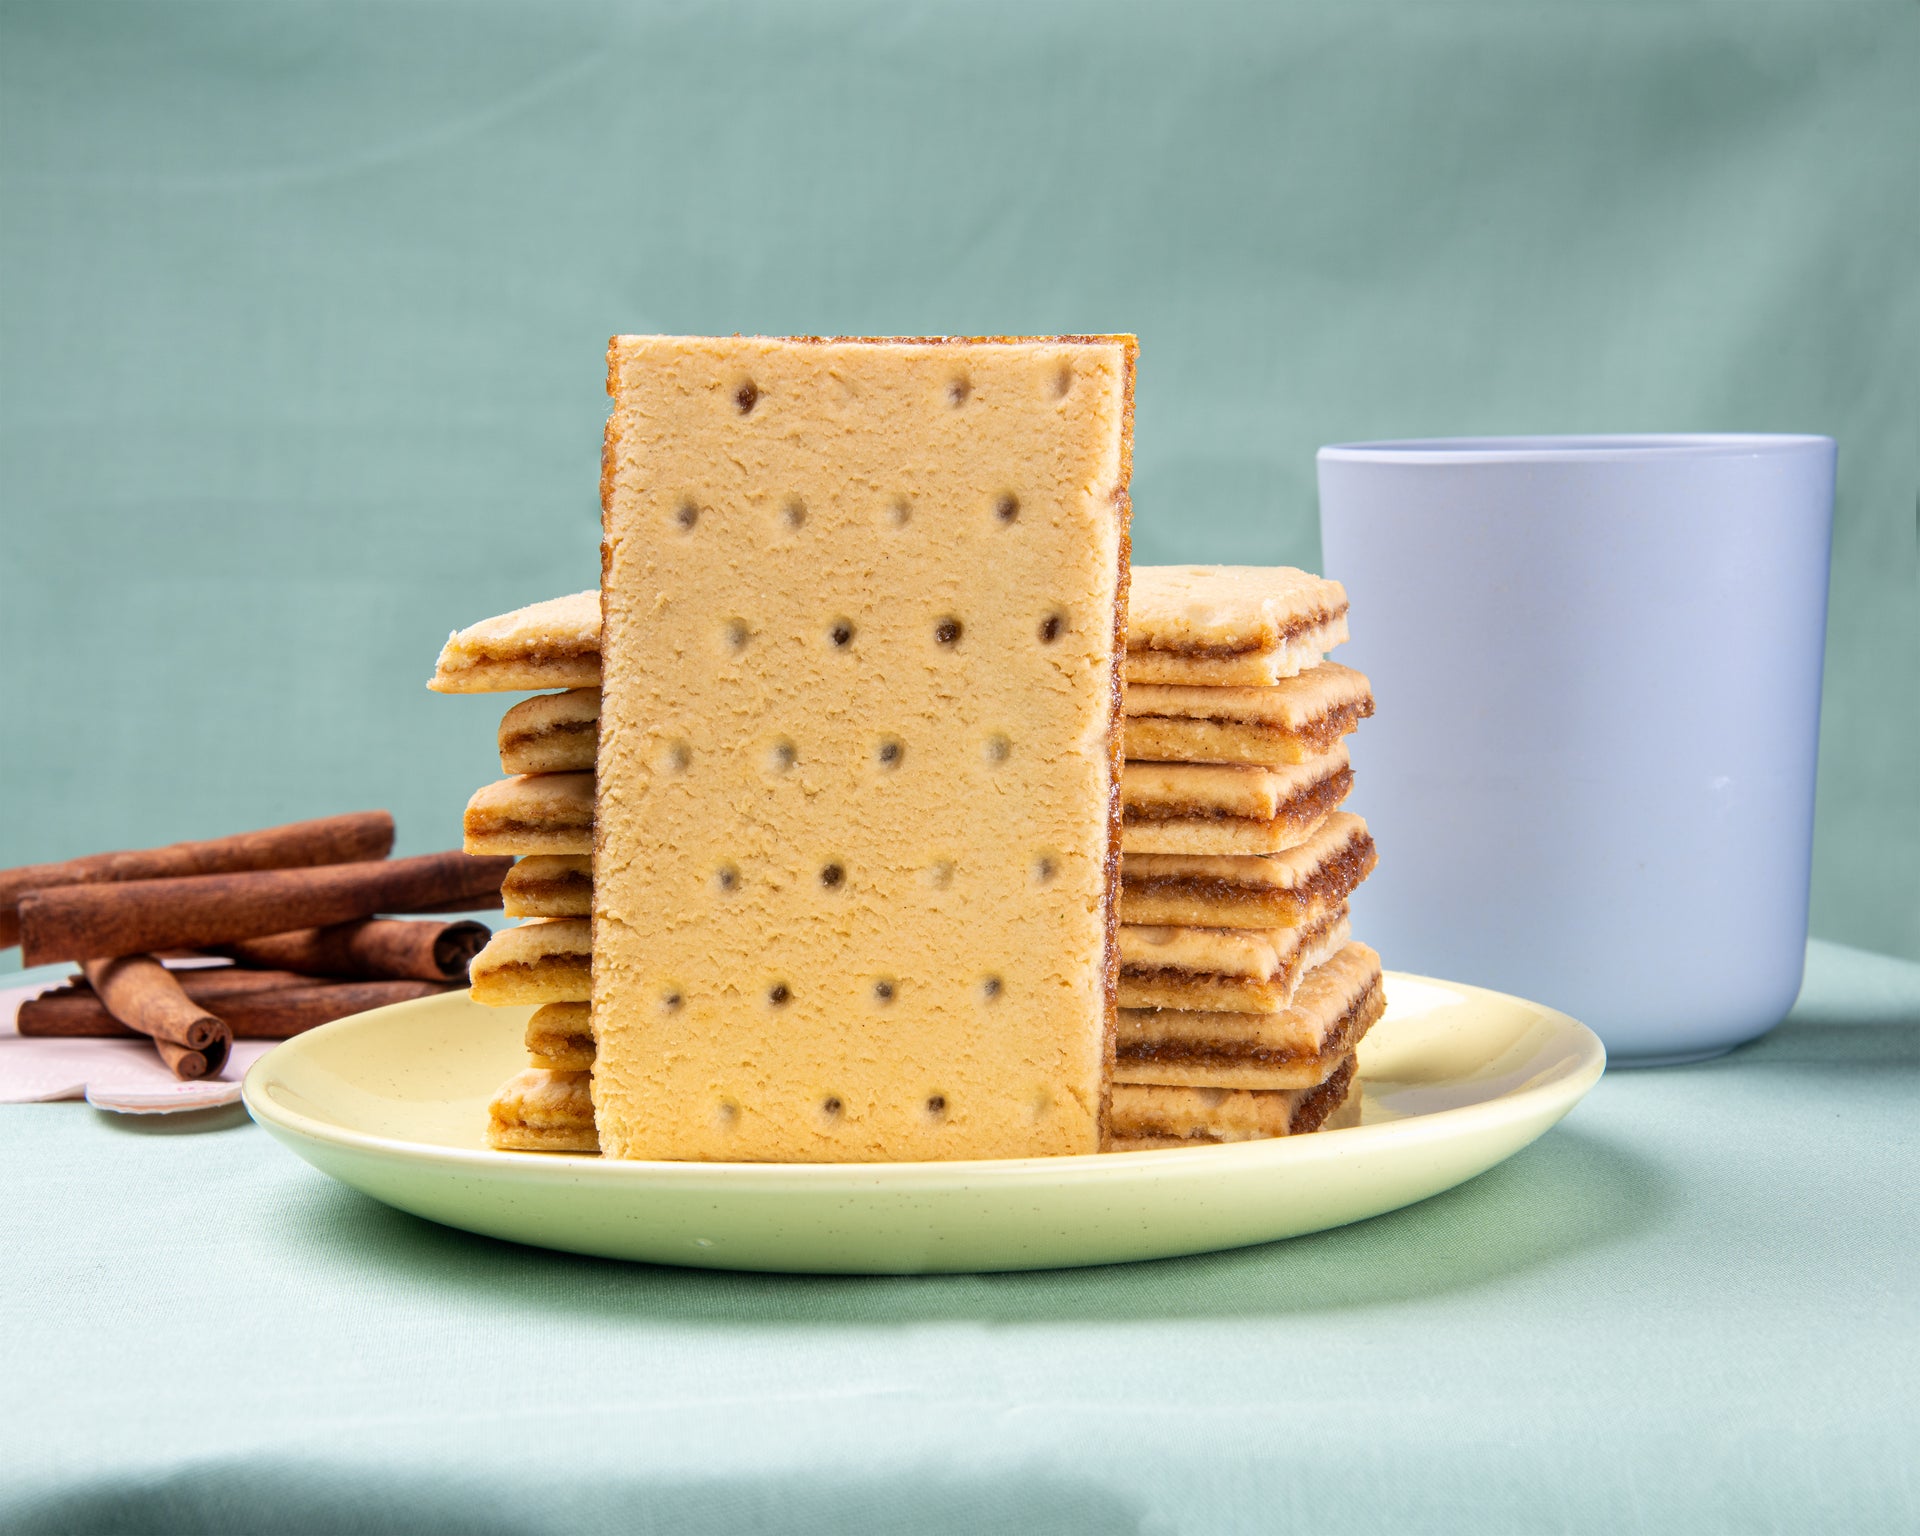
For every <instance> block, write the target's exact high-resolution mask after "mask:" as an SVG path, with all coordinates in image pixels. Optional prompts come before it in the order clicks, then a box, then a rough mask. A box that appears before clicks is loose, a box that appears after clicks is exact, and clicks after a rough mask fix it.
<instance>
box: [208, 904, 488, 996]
mask: <svg viewBox="0 0 1920 1536" xmlns="http://www.w3.org/2000/svg"><path fill="white" fill-rule="evenodd" d="M492 936H493V934H492V931H491V930H490V929H489V928H488V927H487V925H486V924H485V923H435V922H407V921H406V920H404V919H397V918H388V917H365V918H361V919H360V920H359V921H357V922H351V923H334V924H332V925H331V926H329V927H326V928H299V929H296V930H294V931H293V932H292V933H270V934H268V935H266V937H264V938H259V939H241V940H239V941H237V942H236V943H232V944H216V945H214V946H213V952H214V953H215V954H220V955H225V956H227V957H228V958H229V959H232V960H237V961H238V962H239V963H240V964H241V965H250V966H277V967H279V968H281V969H284V970H288V971H299V972H301V973H302V974H304V975H308V976H353V977H359V978H362V979H364V980H369V981H371V980H379V979H383V978H390V979H395V980H400V979H406V980H413V981H465V980H466V979H467V964H468V962H469V961H471V960H472V959H473V957H474V956H475V955H477V954H479V953H480V951H481V950H482V949H484V948H485V947H486V943H487V940H488V939H490V938H491V937H492Z"/></svg>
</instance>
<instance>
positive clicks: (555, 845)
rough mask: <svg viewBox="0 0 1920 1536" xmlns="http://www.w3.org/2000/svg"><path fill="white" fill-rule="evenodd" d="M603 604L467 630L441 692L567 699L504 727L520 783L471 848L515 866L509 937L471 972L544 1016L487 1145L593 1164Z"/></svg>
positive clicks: (487, 812)
mask: <svg viewBox="0 0 1920 1536" xmlns="http://www.w3.org/2000/svg"><path fill="white" fill-rule="evenodd" d="M599 684H600V594H599V592H598V591H590V592H579V593H576V594H574V595H573V596H571V597H561V598H555V599H553V600H551V601H549V602H544V603H535V604H533V605H532V606H531V607H528V608H521V609H518V610H516V611H515V612H513V613H508V614H502V615H501V616H500V617H498V618H493V619H487V620H485V621H483V622H482V623H479V624H476V625H474V626H473V627H472V628H471V629H466V630H462V631H461V632H460V633H459V634H457V635H454V636H453V637H452V638H451V639H450V640H448V641H447V644H446V647H445V648H444V649H443V650H442V651H441V653H440V662H439V665H438V666H437V667H436V668H435V670H434V676H433V680H432V682H431V683H430V684H428V686H429V687H431V688H433V689H435V690H436V691H438V692H441V693H514V692H524V691H526V690H528V689H534V688H560V689H564V690H565V691H564V692H560V693H541V694H537V695H536V696H535V697H533V698H530V699H527V700H525V701H523V702H521V703H519V704H516V705H514V706H513V708H511V709H509V710H508V711H507V713H506V716H505V718H504V719H502V720H501V722H500V767H501V770H502V772H504V773H506V774H507V775H509V777H507V778H504V779H501V780H499V781H498V782H497V783H493V784H489V785H487V786H486V787H485V788H483V789H481V790H480V791H479V792H478V793H476V794H475V795H474V796H473V798H472V800H471V801H470V802H469V803H468V806H467V812H466V818H465V838H466V843H465V845H466V848H467V850H468V851H469V852H472V851H475V850H478V849H481V848H484V849H486V850H487V851H488V852H490V853H496V854H502V853H504V854H513V855H516V856H518V857H517V858H516V862H515V863H514V864H513V866H512V867H511V868H510V869H509V870H508V871H507V876H506V880H505V881H504V882H503V884H502V886H501V899H502V901H503V903H504V906H505V909H506V912H507V915H508V916H509V917H517V918H521V919H524V921H522V922H521V923H520V924H519V925H518V926H516V927H512V928H503V929H501V930H500V931H499V932H497V933H495V934H494V936H493V938H492V940H491V941H490V942H489V943H488V944H487V946H486V948H485V949H483V950H482V951H481V952H480V953H479V954H478V955H476V956H475V957H474V959H473V962H472V964H471V965H470V966H469V968H468V977H469V982H470V985H471V987H472V990H473V998H474V1001H475V1002H479V1003H484V1004H487V1005H489V1006H493V1007H521V1006H525V1005H527V1004H534V1005H536V1008H535V1012H534V1014H533V1017H532V1019H531V1020H530V1022H529V1023H528V1026H527V1054H528V1058H529V1066H528V1069H527V1070H526V1071H524V1072H521V1073H520V1074H519V1075H518V1076H516V1077H514V1078H513V1079H512V1080H511V1081H510V1082H508V1083H507V1084H506V1085H505V1087H503V1088H502V1089H501V1091H500V1093H499V1095H498V1096H497V1097H496V1098H495V1100H494V1103H493V1106H492V1111H491V1117H490V1123H489V1126H488V1141H489V1143H490V1144H491V1145H493V1146H495V1147H498V1148H502V1149H507V1150H514V1151H525V1152H594V1151H598V1150H599V1142H598V1140H597V1138H596V1137H595V1135H594V1128H593V1100H592V1096H591V1091H590V1078H589V1073H590V1072H591V1070H592V1067H593V1031H592V1029H591V1027H590V1025H589V1022H588V1005H589V1003H590V1001H591V999H592V997H593V952H592V942H591V932H592V921H591V914H592V910H593V875H592V867H593V864H592V854H593V787H594V780H593V766H594V752H595V747H596V745H597V742H598V738H599V724H600V687H599Z"/></svg>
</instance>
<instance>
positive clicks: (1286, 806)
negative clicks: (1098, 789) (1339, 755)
mask: <svg viewBox="0 0 1920 1536" xmlns="http://www.w3.org/2000/svg"><path fill="white" fill-rule="evenodd" d="M1352 788H1353V770H1352V769H1351V768H1342V769H1340V770H1339V771H1338V772H1336V773H1331V774H1329V775H1328V776H1327V777H1326V778H1324V779H1322V780H1321V781H1320V782H1319V783H1318V784H1313V785H1310V786H1309V787H1307V788H1306V789H1303V790H1301V791H1300V793H1299V794H1297V795H1293V796H1291V797H1289V798H1288V799H1287V800H1286V801H1285V802H1284V803H1282V805H1281V806H1280V808H1279V809H1278V810H1277V811H1275V812H1274V814H1273V815H1272V816H1271V817H1264V818H1263V817H1256V816H1237V815H1235V814H1234V813H1233V812H1232V811H1223V810H1220V809H1219V808H1218V807H1216V806H1211V805H1200V804H1195V803H1192V802H1185V801H1173V802H1170V803H1168V804H1165V805H1147V806H1128V807H1127V811H1126V817H1127V825H1128V826H1130V827H1137V826H1142V825H1144V824H1146V823H1147V822H1154V821H1243V822H1245V823H1246V824H1247V825H1248V826H1252V827H1264V826H1266V825H1268V824H1269V822H1273V821H1299V820H1305V819H1306V818H1308V817H1311V816H1324V815H1325V814H1326V813H1327V812H1328V811H1331V810H1333V809H1334V808H1335V807H1337V806H1338V805H1339V804H1340V802H1341V801H1342V800H1344V799H1346V798H1347V792H1348V791H1349V790H1351V789H1352Z"/></svg>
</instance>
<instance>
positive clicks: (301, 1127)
mask: <svg viewBox="0 0 1920 1536" xmlns="http://www.w3.org/2000/svg"><path fill="white" fill-rule="evenodd" d="M1385 977H1386V980H1387V982H1388V983H1389V986H1390V985H1391V983H1392V981H1393V980H1394V979H1395V978H1396V977H1398V978H1400V979H1402V980H1405V981H1411V982H1419V983H1423V984H1425V985H1428V986H1438V987H1442V988H1446V989H1449V990H1452V991H1456V992H1466V993H1471V994H1476V995H1479V996H1482V997H1487V998H1494V999H1498V1000H1500V1001H1502V1002H1505V1003H1517V1004H1520V1005H1522V1006H1524V1007H1528V1008H1532V1009H1535V1010H1537V1011H1538V1012H1539V1013H1541V1014H1542V1015H1544V1016H1545V1017H1546V1020H1547V1021H1548V1022H1550V1023H1553V1024H1555V1025H1557V1026H1559V1027H1561V1028H1562V1029H1564V1030H1566V1031H1568V1032H1569V1033H1570V1035H1571V1038H1572V1039H1573V1041H1574V1043H1575V1044H1576V1045H1577V1046H1578V1049H1577V1050H1576V1051H1575V1053H1574V1054H1573V1056H1572V1057H1571V1059H1570V1060H1569V1061H1568V1062H1567V1063H1566V1064H1565V1065H1564V1066H1563V1067H1562V1068H1561V1069H1559V1070H1557V1071H1555V1072H1553V1073H1552V1074H1551V1075H1550V1076H1548V1077H1547V1078H1546V1079H1544V1080H1543V1081H1539V1082H1534V1083H1529V1084H1527V1085H1526V1086H1524V1087H1521V1088H1516V1089H1514V1090H1512V1091H1510V1092H1507V1093H1502V1094H1499V1095H1497V1096H1495V1097H1493V1098H1490V1099H1484V1100H1481V1101H1479V1102H1477V1103H1473V1104H1461V1105H1456V1106H1454V1107H1452V1108H1450V1109H1437V1110H1432V1111H1430V1112H1428V1113H1426V1114H1420V1115H1408V1116H1405V1117H1403V1118H1400V1119H1397V1120H1387V1121H1381V1122H1378V1123H1376V1124H1373V1125H1357V1126H1343V1127H1340V1128H1338V1129H1336V1130H1333V1131H1316V1132H1315V1133H1313V1134H1312V1135H1310V1136H1272V1137H1262V1138H1258V1139H1254V1140H1250V1141H1232V1142H1216V1143H1210V1144H1205V1145H1201V1146H1196V1147H1161V1148H1152V1149H1149V1150H1145V1151H1138V1152H1094V1153H1082V1154H1075V1155H1069V1156H1065V1157H1010V1158H967V1159H950V1160H928V1161H920V1162H791V1163H772V1162H718V1161H691V1160H690V1161H684V1162H681V1161H669V1160H664V1159H639V1158H632V1159H625V1158H606V1157H602V1156H601V1155H599V1154H598V1153H592V1154H589V1153H571V1152H511V1151H501V1150H496V1149H495V1148H492V1147H448V1146H441V1145H438V1144H436V1143H432V1142H419V1141H403V1140H400V1139H398V1138H395V1137H392V1136H384V1135H380V1134H377V1133H375V1132H371V1131H358V1130H352V1129H349V1128H347V1127H344V1126H340V1125H338V1124H335V1123H333V1122H329V1121H325V1120H317V1119H315V1118H314V1117H312V1116H310V1115H305V1114H302V1113H301V1112H300V1111H298V1110H295V1109H290V1108H288V1107H287V1106H286V1105H284V1104H277V1103H275V1102H274V1101H273V1100H272V1098H271V1097H270V1096H269V1094H268V1093H267V1077H268V1075H269V1072H270V1069H271V1064H272V1062H273V1060H274V1058H275V1057H276V1056H277V1055H279V1054H280V1051H281V1050H282V1049H284V1048H286V1047H289V1046H297V1045H298V1044H299V1043H300V1042H301V1041H303V1040H308V1039H311V1038H312V1037H313V1036H315V1035H318V1034H319V1033H321V1032H322V1031H325V1030H333V1029H338V1028H340V1027H341V1026H351V1025H356V1024H359V1023H360V1022H361V1021H363V1020H365V1019H368V1018H370V1017H372V1016H373V1015H375V1014H381V1013H387V1012H391V1011H393V1010H396V1009H420V1008H422V1007H425V1006H429V1005H439V1004H443V1003H444V1002H445V1000H446V999H447V998H449V997H456V996H458V995H459V994H456V993H442V994H439V995H437V996H434V997H425V998H413V999H410V1000H408V1001H406V1002H402V1003H390V1004H388V1005H387V1006H386V1007H384V1008H373V1009H369V1010H367V1011H366V1012H365V1013H358V1014H352V1015H350V1016H348V1017H347V1018H344V1019H336V1020H334V1021H332V1022H331V1023H327V1024H322V1025H319V1026H317V1027H316V1028H315V1029H312V1030H308V1031H306V1032H305V1033H303V1034H301V1035H296V1036H294V1037H292V1038H291V1039H288V1040H284V1041H282V1042H280V1044H279V1045H276V1046H275V1047H274V1048H273V1049H272V1050H270V1051H268V1052H266V1054H264V1055H263V1056H261V1057H260V1058H259V1060H257V1061H255V1062H254V1064H253V1065H252V1066H251V1067H249V1068H248V1069H247V1073H246V1076H245V1077H244V1078H243V1079H242V1081H241V1087H240V1094H241V1102H242V1103H244V1104H245V1105H246V1109H247V1113H248V1115H249V1116H251V1117H252V1119H253V1120H254V1122H255V1123H256V1124H258V1125H259V1126H261V1127H262V1129H264V1130H267V1131H269V1132H270V1133H274V1134H276V1135H279V1134H281V1133H284V1134H285V1135H288V1136H292V1137H296V1138H299V1139H302V1140H305V1141H310V1142H318V1143H320V1144H322V1145H325V1146H329V1147H336V1148H339V1149H340V1150H342V1151H346V1152H351V1153H356V1154H361V1155H372V1156H377V1157H387V1158H400V1159H404V1160H406V1161H408V1162H412V1163H416V1164H426V1165H437V1166H440V1167H442V1168H445V1169H447V1170H448V1171H456V1170H458V1171H467V1172H503V1171H507V1170H513V1171H514V1172H515V1174H516V1176H530V1177H532V1178H533V1179H535V1180H536V1181H540V1182H545V1181H547V1180H558V1181H562V1182H578V1181H580V1180H582V1179H590V1180H594V1181H598V1182H603V1183H608V1184H612V1185H615V1186H618V1185H619V1184H621V1183H624V1184H626V1185H628V1186H631V1187H639V1186H643V1185H645V1184H647V1183H650V1182H657V1181H667V1182H672V1183H676V1184H682V1185H685V1184H692V1185H700V1184H709V1183H710V1184H713V1185H715V1186H725V1187H736V1188H737V1187H739V1186H741V1185H743V1184H751V1183H754V1182H756V1181H759V1182H764V1183H766V1184H767V1185H769V1186H772V1187H785V1188H794V1187H799V1188H807V1187H811V1186H820V1187H844V1186H845V1185H846V1184H847V1183H848V1182H850V1181H852V1182H858V1181H860V1180H862V1179H864V1180H866V1181H868V1182H871V1183H874V1184H876V1185H879V1186H884V1187H888V1188H901V1187H907V1188H915V1189H926V1188H932V1187H937V1186H940V1185H942V1184H948V1183H951V1184H955V1185H966V1186H969V1187H977V1186H978V1185H979V1184H980V1183H981V1182H982V1181H988V1180H990V1181H992V1182H994V1183H997V1184H1001V1185H1009V1184H1011V1185H1019V1184H1023V1183H1035V1182H1037V1183H1049V1184H1050V1183H1054V1182H1057V1181H1058V1180H1059V1179H1061V1178H1063V1177H1071V1178H1078V1179H1092V1180H1101V1181H1104V1180H1107V1179H1114V1178H1118V1179H1125V1178H1128V1177H1132V1176H1137V1175H1138V1174H1139V1172H1140V1171H1141V1170H1142V1169H1143V1168H1148V1167H1156V1166H1157V1167H1163V1168H1166V1169H1167V1170H1168V1171H1176V1170H1178V1169H1182V1168H1185V1169H1190V1170H1193V1171H1194V1172H1200V1173H1220V1172H1225V1171H1228V1169H1230V1168H1232V1167H1234V1166H1237V1165H1239V1164H1242V1163H1261V1162H1266V1161H1269V1160H1271V1159H1273V1158H1275V1157H1291V1158H1296V1159H1304V1160H1306V1161H1309V1162H1311V1161H1318V1160H1322V1159H1326V1158H1337V1157H1341V1156H1345V1155H1347V1154H1348V1153H1349V1152H1357V1151H1359V1150H1360V1144H1361V1143H1364V1145H1365V1146H1366V1147H1367V1148H1369V1149H1373V1148H1380V1147H1384V1146H1385V1145H1387V1144H1389V1143H1392V1142H1412V1143H1416V1144H1417V1143H1419V1142H1422V1141H1427V1140H1432V1139H1445V1138H1446V1137H1447V1136H1448V1134H1449V1132H1450V1131H1451V1130H1452V1129H1453V1128H1454V1127H1456V1126H1457V1125H1458V1124H1459V1122H1460V1121H1461V1120H1462V1119H1473V1120H1476V1121H1478V1122H1480V1123H1482V1124H1486V1123H1487V1122H1489V1121H1492V1122H1494V1123H1511V1122H1515V1121H1522V1120H1526V1119H1529V1118H1531V1117H1532V1116H1533V1115H1535V1114H1536V1113H1538V1112H1539V1111H1540V1110H1541V1109H1542V1108H1546V1107H1549V1106H1556V1105H1557V1106H1560V1107H1561V1114H1563V1115H1564V1114H1565V1113H1567V1112H1568V1111H1570V1110H1572V1108H1573V1107H1574V1106H1575V1105H1577V1104H1578V1103H1579V1102H1580V1101H1581V1100H1582V1099H1584V1098H1585V1097H1586V1096H1587V1094H1588V1093H1590V1092H1591V1091H1592V1089H1593V1086H1594V1084H1595V1083H1597V1082H1598V1081H1599V1080H1600V1078H1601V1076H1602V1074H1603V1073H1604V1072H1605V1071H1606V1066H1607V1051H1606V1046H1605V1044H1604V1043H1603V1042H1602V1041H1601V1039H1600V1037H1599V1036H1598V1035H1597V1034H1595V1033H1594V1032H1593V1030H1591V1029H1590V1028H1588V1027H1587V1026H1586V1025H1585V1024H1583V1023H1581V1022H1580V1021H1579V1020H1578V1019H1576V1018H1574V1017H1573V1016H1572V1015H1570V1014H1567V1013H1564V1012H1562V1011H1561V1010H1560V1009H1557V1008H1551V1007H1548V1006H1547V1005H1546V1004H1545V1003H1536V1002H1534V1001H1532V1000H1531V999H1529V998H1523V997H1518V996H1516V995H1514V994H1512V993H1508V992H1496V991H1494V990H1493V989H1491V988H1488V987H1478V986H1474V985H1473V984H1472V983H1470V982H1460V981H1448V980H1446V979H1445V978H1442V977H1434V976H1423V975H1418V974H1416V973H1413V972H1407V971H1387V972H1386V973H1385ZM1170 1160H1171V1161H1170Z"/></svg>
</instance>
